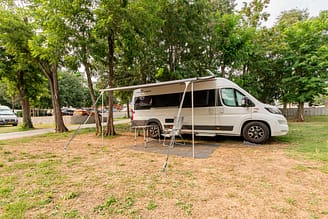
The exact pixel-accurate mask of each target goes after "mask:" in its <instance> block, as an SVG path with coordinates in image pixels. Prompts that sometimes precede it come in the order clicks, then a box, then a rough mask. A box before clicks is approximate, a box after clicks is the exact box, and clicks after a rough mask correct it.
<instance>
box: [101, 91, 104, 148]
mask: <svg viewBox="0 0 328 219" xmlns="http://www.w3.org/2000/svg"><path fill="white" fill-rule="evenodd" d="M103 124H104V91H102V92H101V141H102V147H104V126H103Z"/></svg>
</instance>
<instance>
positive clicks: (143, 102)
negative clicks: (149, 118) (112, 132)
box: [134, 96, 152, 110]
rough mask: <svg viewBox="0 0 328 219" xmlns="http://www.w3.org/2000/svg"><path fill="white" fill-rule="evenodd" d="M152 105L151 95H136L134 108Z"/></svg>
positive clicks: (146, 107) (144, 107) (147, 107)
mask: <svg viewBox="0 0 328 219" xmlns="http://www.w3.org/2000/svg"><path fill="white" fill-rule="evenodd" d="M151 105H152V98H151V96H145V97H136V98H135V99H134V109H136V110H140V109H150V107H151Z"/></svg>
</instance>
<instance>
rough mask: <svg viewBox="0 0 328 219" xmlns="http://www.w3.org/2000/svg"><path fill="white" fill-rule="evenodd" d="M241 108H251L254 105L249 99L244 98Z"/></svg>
mask: <svg viewBox="0 0 328 219" xmlns="http://www.w3.org/2000/svg"><path fill="white" fill-rule="evenodd" d="M241 106H242V107H251V106H253V103H252V101H251V100H250V99H249V98H248V97H246V96H243V98H242V99H241Z"/></svg>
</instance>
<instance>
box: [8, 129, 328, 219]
mask: <svg viewBox="0 0 328 219" xmlns="http://www.w3.org/2000/svg"><path fill="white" fill-rule="evenodd" d="M65 142H66V139H64V140H63V139H60V140H56V141H52V142H49V141H47V140H46V139H44V140H43V141H42V142H34V143H33V144H31V143H26V144H24V145H20V146H10V147H9V146H8V147H7V146H2V147H3V150H6V151H10V153H11V154H16V155H17V157H18V156H19V154H29V155H31V156H33V157H35V159H34V162H39V163H40V162H42V161H45V160H49V159H50V160H53V161H58V162H56V163H57V166H56V169H57V170H58V171H59V172H60V176H61V178H62V180H61V181H60V182H57V181H54V182H53V184H51V185H49V187H46V188H41V189H43V190H47V191H48V192H49V191H51V192H52V194H53V200H52V201H51V202H50V203H49V204H47V205H45V206H43V207H42V208H32V209H29V210H28V211H27V214H26V215H25V216H26V217H38V216H39V215H46V216H48V217H49V216H53V217H55V218H61V217H63V216H65V212H67V211H69V210H72V209H75V210H76V212H78V216H81V217H85V218H135V217H139V216H140V217H141V218H328V187H327V185H328V174H326V173H323V172H322V171H320V170H319V168H320V166H321V164H320V163H319V162H315V161H308V160H303V159H300V158H297V159H296V158H292V157H290V156H288V155H287V150H286V148H287V147H288V145H284V144H277V143H270V144H268V145H264V146H256V147H254V146H245V145H243V144H242V142H241V141H238V140H225V141H222V142H220V141H219V142H218V143H219V147H218V148H217V149H216V150H215V151H214V152H213V153H212V154H211V155H210V157H209V158H207V159H192V158H189V157H179V156H174V155H172V156H171V157H170V159H169V168H168V171H167V172H166V173H164V172H161V170H162V165H163V163H164V161H165V157H166V155H165V154H158V153H149V152H146V151H136V150H133V149H131V146H132V145H133V144H134V138H133V134H132V133H125V134H124V135H122V136H120V137H117V138H114V139H105V144H104V146H102V145H101V140H100V139H99V138H96V137H95V136H94V135H93V134H88V135H80V136H78V137H77V138H76V139H74V141H73V142H72V144H71V145H70V147H69V150H68V151H67V152H64V151H63V147H62V146H63V145H64V144H65ZM138 142H139V143H140V144H142V138H141V137H140V138H138ZM49 157H50V158H49ZM15 162H24V159H16V161H15ZM15 162H14V163H15ZM6 165H7V164H6ZM8 165H13V163H10V164H8ZM28 171H30V170H29V169H25V170H20V171H15V173H11V174H19V175H21V176H24V174H26V172H28ZM8 174H10V173H8ZM24 184H25V185H28V186H29V187H31V186H32V187H33V185H34V184H33V183H31V179H29V178H24V177H22V179H21V186H24ZM72 192H74V193H76V194H77V195H76V197H73V198H71V199H67V198H66V199H65V198H64V197H65V196H67V194H69V193H72Z"/></svg>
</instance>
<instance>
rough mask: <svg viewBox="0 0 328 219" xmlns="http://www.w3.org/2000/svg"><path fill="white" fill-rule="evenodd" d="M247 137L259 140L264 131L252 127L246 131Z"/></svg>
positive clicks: (258, 127)
mask: <svg viewBox="0 0 328 219" xmlns="http://www.w3.org/2000/svg"><path fill="white" fill-rule="evenodd" d="M247 135H248V137H250V138H252V139H260V138H263V136H264V130H263V129H262V128H261V127H260V126H252V127H250V128H249V129H248V132H247Z"/></svg>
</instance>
